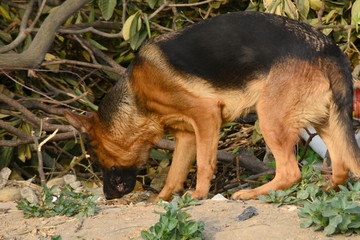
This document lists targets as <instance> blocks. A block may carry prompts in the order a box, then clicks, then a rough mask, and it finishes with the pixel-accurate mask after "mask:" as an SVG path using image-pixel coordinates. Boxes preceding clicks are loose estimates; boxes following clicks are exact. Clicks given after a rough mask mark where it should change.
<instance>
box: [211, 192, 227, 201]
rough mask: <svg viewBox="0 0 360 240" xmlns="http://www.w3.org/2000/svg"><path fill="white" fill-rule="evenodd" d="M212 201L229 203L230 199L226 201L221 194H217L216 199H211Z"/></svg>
mask: <svg viewBox="0 0 360 240" xmlns="http://www.w3.org/2000/svg"><path fill="white" fill-rule="evenodd" d="M211 200H214V201H228V199H226V198H225V197H224V196H223V195H221V194H220V193H218V194H216V195H215V196H214V197H212V198H211Z"/></svg>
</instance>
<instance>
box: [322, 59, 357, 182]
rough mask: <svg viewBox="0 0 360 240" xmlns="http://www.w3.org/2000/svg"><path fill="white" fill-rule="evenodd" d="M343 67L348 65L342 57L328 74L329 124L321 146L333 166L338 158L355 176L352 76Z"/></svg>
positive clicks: (349, 70) (355, 148)
mask: <svg viewBox="0 0 360 240" xmlns="http://www.w3.org/2000/svg"><path fill="white" fill-rule="evenodd" d="M339 66H340V67H339ZM344 66H350V64H349V63H348V59H347V58H346V57H345V56H344V57H343V58H342V59H340V62H338V63H336V66H335V64H334V65H333V66H332V67H331V70H330V71H329V80H330V85H331V90H332V103H331V104H330V109H329V125H328V128H327V130H326V131H327V133H325V135H327V137H326V138H327V142H325V143H326V145H327V146H328V150H329V153H330V157H331V160H332V162H333V163H335V162H336V161H340V159H341V161H342V162H343V163H345V165H346V166H347V167H348V168H349V169H350V170H351V171H352V172H353V173H354V174H355V175H356V176H360V149H359V147H358V144H357V142H356V139H355V134H354V129H353V124H352V113H353V87H352V85H353V83H352V75H351V69H350V67H344ZM324 141H325V140H324Z"/></svg>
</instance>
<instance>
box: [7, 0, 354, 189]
mask: <svg viewBox="0 0 360 240" xmlns="http://www.w3.org/2000/svg"><path fill="white" fill-rule="evenodd" d="M237 11H261V12H271V13H276V14H280V15H283V16H287V17H290V18H293V19H297V20H299V21H303V22H306V23H308V24H311V25H313V26H314V27H316V28H318V29H319V30H321V31H322V32H323V33H324V34H326V35H327V36H329V37H330V38H332V39H334V41H336V43H337V44H338V45H339V47H340V48H341V49H342V50H343V51H344V52H345V53H346V54H347V55H348V56H349V58H350V60H351V64H352V67H353V69H354V72H353V74H354V77H355V78H358V75H359V71H360V67H359V66H360V63H359V55H360V52H359V37H360V33H359V32H358V23H359V21H360V0H337V1H336V0H334V1H328V0H326V1H322V0H221V1H215V0H205V1H199V0H188V1H168V0H147V1H145V0H94V1H90V0H78V1H77V0H67V1H61V0H47V1H41V0H25V1H24V0H13V1H7V0H1V1H0V169H1V168H3V167H5V166H9V167H11V168H12V169H13V178H18V179H20V178H25V179H27V178H32V177H34V176H35V181H37V182H41V181H43V182H44V181H46V180H47V179H49V178H51V177H52V176H54V175H58V174H65V173H67V172H69V171H73V172H75V173H76V174H77V175H78V176H80V177H83V178H86V179H90V180H91V179H93V180H95V181H96V180H98V176H99V175H100V173H99V171H98V169H97V168H93V166H92V165H91V164H89V163H90V162H89V161H88V159H87V155H86V153H85V151H84V146H83V144H82V142H81V140H80V144H79V141H78V140H76V138H75V137H74V135H75V133H74V132H73V130H72V128H70V127H69V126H68V125H67V122H66V121H65V119H64V118H63V117H62V115H61V109H62V108H71V109H73V110H76V111H77V112H79V113H85V112H87V111H96V110H97V105H98V104H99V102H100V101H101V99H102V98H103V96H104V95H105V94H106V93H107V92H108V91H109V90H110V89H111V87H112V86H113V85H114V84H115V82H116V81H117V79H119V77H120V75H121V74H122V73H123V72H124V70H125V69H126V67H127V65H128V64H129V63H130V62H131V60H132V59H133V57H134V55H135V54H136V50H137V49H138V48H139V47H140V46H141V44H142V43H143V42H144V41H145V40H146V39H148V38H150V37H153V36H156V35H160V34H163V33H166V32H170V31H174V30H176V29H180V28H182V27H185V26H187V25H189V24H192V23H194V22H198V21H201V20H202V19H206V18H211V17H214V16H217V15H220V14H225V13H227V12H237ZM65 13H66V14H65ZM67 14H68V15H67ZM214 41H216V39H214ZM274 44H276V43H274ZM279 47H281V46H279ZM47 138H49V139H47ZM152 158H153V161H152V163H151V164H150V165H151V166H152V167H151V168H149V169H147V171H146V173H145V175H147V176H149V175H150V174H151V173H156V172H158V171H160V170H159V169H158V168H157V167H158V166H161V167H162V168H164V167H166V166H167V165H168V164H169V162H170V161H169V154H168V152H166V151H155V152H153V155H152ZM155 165H156V166H157V167H156V168H154V167H153V166H155Z"/></svg>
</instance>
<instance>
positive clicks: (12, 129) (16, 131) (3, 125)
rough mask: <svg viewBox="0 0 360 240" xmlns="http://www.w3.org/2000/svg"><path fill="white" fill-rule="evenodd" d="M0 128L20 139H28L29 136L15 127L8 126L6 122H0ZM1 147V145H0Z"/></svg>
mask: <svg viewBox="0 0 360 240" xmlns="http://www.w3.org/2000/svg"><path fill="white" fill-rule="evenodd" d="M0 128H3V129H5V130H6V131H8V132H10V133H12V134H15V135H16V136H18V137H19V138H21V139H28V138H29V137H30V136H29V135H27V134H26V133H24V132H23V131H21V130H19V129H17V128H16V127H13V126H11V125H10V124H7V123H6V122H4V121H2V120H0ZM0 145H1V144H0Z"/></svg>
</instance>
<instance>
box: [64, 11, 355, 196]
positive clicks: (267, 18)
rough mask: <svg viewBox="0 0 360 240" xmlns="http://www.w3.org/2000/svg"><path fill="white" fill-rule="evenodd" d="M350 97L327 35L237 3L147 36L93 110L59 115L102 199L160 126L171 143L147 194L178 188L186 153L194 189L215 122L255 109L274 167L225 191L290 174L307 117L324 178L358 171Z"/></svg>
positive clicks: (138, 160)
mask: <svg viewBox="0 0 360 240" xmlns="http://www.w3.org/2000/svg"><path fill="white" fill-rule="evenodd" d="M352 101H353V90H352V75H351V68H350V64H349V60H348V59H347V57H346V55H345V54H343V52H342V51H341V50H340V49H339V48H338V47H337V45H336V44H335V43H334V42H333V41H332V40H330V39H329V38H327V37H326V36H325V35H323V34H322V33H320V32H319V31H317V30H315V29H314V28H313V27H311V26H310V25H307V24H304V23H300V22H298V21H295V20H292V19H288V18H285V17H281V16H277V15H272V14H266V13H259V12H238V13H229V14H224V15H221V16H218V17H214V18H211V19H208V20H204V21H201V22H199V23H196V24H193V25H191V26H188V27H185V28H183V29H181V30H179V31H174V32H171V33H168V34H164V35H161V36H158V37H154V38H152V39H150V40H148V41H147V42H146V43H145V44H144V46H143V47H142V48H141V49H140V50H139V52H138V54H137V56H136V57H135V59H134V60H133V61H132V63H131V64H130V66H129V67H128V69H127V71H126V73H125V74H124V75H123V76H122V78H121V79H120V80H119V81H118V83H117V84H116V85H115V86H114V87H113V89H112V90H111V92H110V93H109V94H108V95H106V97H105V98H104V99H103V100H102V102H101V104H100V106H99V110H98V112H96V113H92V114H90V115H88V116H80V115H77V114H73V113H71V112H69V111H66V112H65V117H66V118H67V120H68V121H69V123H70V124H72V125H73V126H74V127H75V128H77V129H78V130H79V131H80V132H83V133H86V134H87V135H88V137H89V143H90V144H89V145H90V146H91V147H90V148H91V149H89V150H90V153H92V155H93V157H94V158H96V160H97V161H98V162H99V163H100V165H101V167H102V169H103V176H104V193H105V196H106V198H107V199H112V198H117V197H122V196H123V195H124V194H127V193H129V192H131V191H132V190H133V188H134V185H135V178H136V175H137V172H138V169H139V168H141V166H143V165H144V164H145V163H146V161H147V160H148V157H149V152H150V149H151V148H152V147H153V145H154V144H155V143H156V142H157V141H158V140H159V139H160V138H161V137H162V136H163V134H164V130H169V131H171V132H172V133H173V134H174V136H175V139H176V146H175V151H174V155H173V160H172V164H171V168H170V171H169V174H168V177H167V179H166V185H165V187H164V188H163V189H162V191H161V192H160V193H159V195H158V197H157V199H164V200H169V199H171V197H172V194H173V193H174V192H179V191H183V190H184V186H183V184H184V181H185V179H186V177H187V174H188V171H189V168H190V165H191V162H192V160H193V159H194V158H195V156H196V159H197V162H196V164H197V182H196V190H195V191H189V192H190V193H191V194H192V197H193V198H198V199H202V198H206V197H207V195H208V192H209V188H210V181H211V179H212V177H213V174H214V172H215V170H216V152H217V144H218V137H219V131H220V127H221V125H222V124H224V123H227V122H231V121H233V120H235V119H236V118H239V117H240V116H243V115H245V114H247V113H249V112H253V111H256V112H257V114H258V118H259V122H260V127H261V130H262V133H263V137H264V139H265V141H266V143H267V145H268V146H269V147H270V149H271V151H272V153H273V154H274V156H275V159H276V176H275V178H274V179H273V180H272V181H270V182H269V183H267V184H265V185H263V186H260V187H258V188H255V189H251V190H241V191H238V192H236V193H234V194H233V196H232V198H233V199H251V198H256V197H257V196H259V195H262V194H267V193H268V191H269V190H270V189H272V190H279V189H285V188H288V187H290V186H291V185H292V184H294V183H296V182H299V181H300V179H301V173H300V170H299V168H298V163H297V161H296V158H295V155H294V143H295V142H296V141H297V140H298V132H299V130H300V129H301V128H304V127H307V126H313V127H314V128H315V129H316V130H317V132H318V134H319V135H320V136H321V138H322V139H323V140H324V142H325V143H326V145H327V147H328V150H329V153H330V156H331V161H332V180H331V184H332V186H334V187H336V186H337V185H340V184H343V183H344V181H345V179H346V178H347V176H348V171H349V169H350V170H351V171H352V172H353V173H355V174H360V150H359V148H358V146H357V144H356V141H355V137H354V131H353V126H352Z"/></svg>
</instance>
